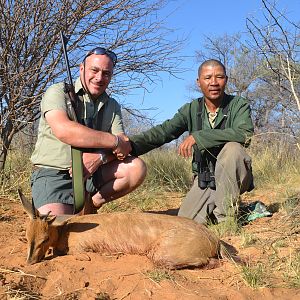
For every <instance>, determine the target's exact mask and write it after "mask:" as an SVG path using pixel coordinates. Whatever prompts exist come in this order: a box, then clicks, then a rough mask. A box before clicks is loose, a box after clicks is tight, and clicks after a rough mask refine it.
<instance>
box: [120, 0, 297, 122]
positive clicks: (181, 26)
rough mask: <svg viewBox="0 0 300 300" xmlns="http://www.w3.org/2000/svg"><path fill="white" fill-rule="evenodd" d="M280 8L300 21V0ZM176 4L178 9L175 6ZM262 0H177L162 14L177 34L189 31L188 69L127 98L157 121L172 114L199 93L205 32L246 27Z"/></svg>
mask: <svg viewBox="0 0 300 300" xmlns="http://www.w3.org/2000/svg"><path fill="white" fill-rule="evenodd" d="M277 2H278V6H277V7H278V8H280V9H284V10H286V11H287V13H288V17H290V18H291V19H292V20H294V21H299V13H300V0H278V1H277ZM175 8H176V9H175ZM261 8H262V3H261V1H260V0H227V1H225V0H214V1H202V0H176V1H173V3H171V5H169V6H168V7H167V8H166V9H164V10H163V11H162V12H161V14H162V16H165V15H168V14H169V13H170V12H171V11H174V12H173V13H172V14H171V15H170V16H169V17H168V18H167V22H166V25H167V27H169V28H176V29H178V32H177V34H178V35H179V36H180V35H182V34H186V35H188V41H187V43H186V45H185V47H184V49H182V52H181V54H183V55H185V56H190V58H189V59H188V58H187V59H186V60H185V62H184V65H183V66H184V67H185V68H188V69H189V71H187V72H185V73H183V74H181V75H180V77H182V79H177V78H173V77H170V76H169V75H164V74H162V75H161V82H158V83H157V84H156V85H154V86H152V87H150V89H151V93H146V94H144V93H142V92H137V93H135V94H134V95H131V96H128V97H126V99H124V100H125V102H126V103H131V105H132V106H133V107H136V108H139V109H145V108H149V107H156V108H157V109H156V110H154V111H149V116H151V117H152V118H154V120H155V123H156V124H158V123H160V122H162V121H164V120H165V119H168V118H171V117H172V116H173V115H174V114H175V113H176V112H177V110H178V108H179V107H181V106H182V105H183V104H184V103H186V102H189V101H190V99H191V98H193V97H197V96H198V95H199V94H197V93H195V92H192V91H191V90H190V89H189V86H190V85H192V84H193V82H194V81H195V80H196V77H197V69H198V65H199V63H198V62H196V60H195V51H196V50H201V44H202V42H203V40H204V37H205V36H212V37H218V36H222V35H223V34H225V33H226V34H228V35H231V34H234V33H237V32H245V31H246V18H247V17H250V16H256V17H257V16H258V15H259V14H260V12H261Z"/></svg>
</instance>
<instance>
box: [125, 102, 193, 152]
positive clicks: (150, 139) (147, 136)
mask: <svg viewBox="0 0 300 300" xmlns="http://www.w3.org/2000/svg"><path fill="white" fill-rule="evenodd" d="M187 109H188V104H185V105H184V106H183V107H181V108H180V109H179V110H178V112H177V113H176V114H175V115H174V117H173V118H172V119H169V120H166V121H165V122H163V123H162V124H160V125H157V126H155V127H152V128H151V129H149V130H147V131H144V132H142V133H141V134H138V135H134V136H132V137H130V141H131V146H132V152H131V154H132V155H134V156H138V155H142V154H144V153H147V152H149V151H151V150H153V149H155V148H158V147H160V146H162V145H164V144H165V143H169V142H171V141H172V140H174V139H177V138H178V137H179V136H180V135H182V134H183V133H184V132H185V131H187V130H188V118H187V114H186V111H187Z"/></svg>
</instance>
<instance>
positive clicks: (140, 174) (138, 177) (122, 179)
mask: <svg viewBox="0 0 300 300" xmlns="http://www.w3.org/2000/svg"><path fill="white" fill-rule="evenodd" d="M101 171H102V179H103V182H104V184H103V185H102V186H101V188H100V191H99V192H98V193H96V194H95V195H94V196H93V197H92V200H93V204H94V206H95V207H96V208H100V207H101V206H102V204H104V203H107V202H110V201H112V200H115V199H118V198H120V197H122V196H124V195H126V194H128V193H130V192H132V191H133V190H134V189H136V188H137V187H138V186H139V185H141V184H142V182H143V181H144V179H145V177H146V173H147V168H146V165H145V163H144V161H143V160H141V159H140V158H136V157H127V158H126V159H124V160H123V161H119V160H114V161H112V162H110V163H107V164H105V165H103V166H101Z"/></svg>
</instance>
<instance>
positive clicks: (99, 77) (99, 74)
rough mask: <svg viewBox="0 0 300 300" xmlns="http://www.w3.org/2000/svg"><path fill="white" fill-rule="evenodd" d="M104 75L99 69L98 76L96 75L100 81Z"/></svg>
mask: <svg viewBox="0 0 300 300" xmlns="http://www.w3.org/2000/svg"><path fill="white" fill-rule="evenodd" d="M102 77H103V74H102V71H99V72H97V73H96V76H95V78H96V80H99V81H100V80H101V79H102Z"/></svg>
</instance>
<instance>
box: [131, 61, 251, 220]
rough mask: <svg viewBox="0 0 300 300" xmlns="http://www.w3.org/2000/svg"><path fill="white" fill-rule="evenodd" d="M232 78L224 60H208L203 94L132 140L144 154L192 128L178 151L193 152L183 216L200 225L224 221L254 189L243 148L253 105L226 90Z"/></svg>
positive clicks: (201, 77)
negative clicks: (192, 178)
mask: <svg viewBox="0 0 300 300" xmlns="http://www.w3.org/2000/svg"><path fill="white" fill-rule="evenodd" d="M227 79H228V77H227V75H226V70H225V67H224V65H223V64H222V63H221V62H219V61H217V60H213V59H211V60H207V61H205V62H204V63H202V65H201V66H200V67H199V70H198V78H197V84H198V86H199V88H200V90H201V91H202V93H203V97H202V98H200V99H196V100H193V101H192V102H191V103H187V104H185V105H183V106H182V107H181V108H180V109H179V110H178V112H177V113H176V114H175V115H174V117H173V118H172V119H170V120H166V121H165V122H163V123H162V124H160V125H157V126H155V127H153V128H151V129H149V130H147V131H145V132H143V133H141V134H138V135H135V136H132V137H131V138H130V140H131V145H132V154H133V155H141V154H144V153H146V152H148V151H151V150H152V149H155V148H157V147H160V146H161V145H163V144H165V143H168V142H170V141H172V140H174V139H177V138H178V137H179V136H180V135H182V134H183V133H184V132H186V131H188V132H189V136H188V137H187V138H186V139H185V140H184V141H183V142H182V143H181V144H180V146H179V148H178V154H179V155H181V156H183V157H184V158H188V157H191V156H192V155H193V162H192V169H193V173H194V183H193V186H192V188H191V190H190V191H189V192H188V193H187V195H186V198H185V199H184V201H183V203H182V205H181V207H180V209H179V212H178V215H180V216H184V217H188V218H191V219H194V220H195V221H197V222H199V223H206V222H207V221H208V219H210V220H211V221H213V222H222V221H224V220H225V218H226V217H227V216H228V215H229V214H231V212H232V208H236V205H237V204H238V199H239V196H240V194H242V193H244V192H245V191H249V190H251V189H252V188H253V176H252V168H251V158H250V157H249V155H248V154H247V153H246V152H245V149H244V147H247V146H248V145H249V142H250V138H251V136H252V135H253V131H254V129H253V123H252V120H251V115H250V114H251V111H250V106H249V104H248V102H247V101H246V100H245V99H244V98H242V97H239V96H232V95H227V94H225V87H226V83H227Z"/></svg>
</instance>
